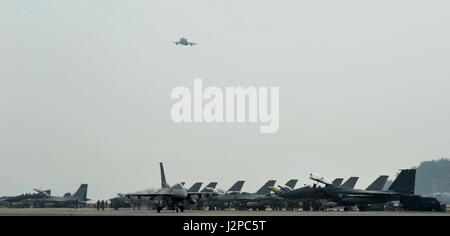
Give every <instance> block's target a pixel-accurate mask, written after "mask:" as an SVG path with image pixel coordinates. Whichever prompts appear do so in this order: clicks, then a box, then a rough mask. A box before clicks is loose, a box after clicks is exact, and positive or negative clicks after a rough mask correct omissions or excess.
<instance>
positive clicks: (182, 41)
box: [173, 37, 198, 46]
mask: <svg viewBox="0 0 450 236" xmlns="http://www.w3.org/2000/svg"><path fill="white" fill-rule="evenodd" d="M173 43H174V44H176V45H178V44H180V45H184V46H194V45H197V44H198V43H194V42H189V41H188V40H187V39H186V38H185V37H182V38H181V39H180V40H179V41H177V42H173Z"/></svg>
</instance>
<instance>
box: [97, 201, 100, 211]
mask: <svg viewBox="0 0 450 236" xmlns="http://www.w3.org/2000/svg"><path fill="white" fill-rule="evenodd" d="M99 210H100V200H98V201H97V211H99Z"/></svg>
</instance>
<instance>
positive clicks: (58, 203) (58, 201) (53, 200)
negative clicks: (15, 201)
mask: <svg viewBox="0 0 450 236" xmlns="http://www.w3.org/2000/svg"><path fill="white" fill-rule="evenodd" d="M34 190H35V191H36V192H38V193H39V195H38V196H39V197H36V198H35V197H32V198H28V199H24V200H22V201H21V202H22V203H29V204H31V205H33V206H35V207H49V206H51V207H76V208H78V206H79V205H84V204H86V202H87V201H89V199H88V198H87V190H88V185H87V184H82V185H81V186H80V187H79V188H78V190H77V191H76V192H75V193H74V194H73V195H71V194H70V193H66V194H64V196H62V197H58V196H51V195H50V192H48V191H43V190H41V189H37V188H35V189H34Z"/></svg>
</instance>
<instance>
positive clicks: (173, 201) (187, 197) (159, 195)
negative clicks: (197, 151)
mask: <svg viewBox="0 0 450 236" xmlns="http://www.w3.org/2000/svg"><path fill="white" fill-rule="evenodd" d="M159 167H160V171H161V188H160V189H158V190H157V191H156V192H154V193H129V194H126V195H125V196H126V197H128V198H133V197H136V198H138V199H140V198H142V197H145V198H149V200H151V201H152V200H156V201H157V207H156V211H157V212H158V213H159V212H161V210H162V209H164V208H165V207H169V208H174V209H175V210H176V212H178V211H179V210H180V211H181V212H183V211H184V204H185V202H186V201H190V202H193V198H192V196H199V195H201V193H198V192H189V191H188V190H187V189H185V188H184V187H183V184H181V183H177V184H175V185H173V186H170V185H169V184H168V183H167V181H166V175H165V174H164V167H163V164H162V162H160V163H159Z"/></svg>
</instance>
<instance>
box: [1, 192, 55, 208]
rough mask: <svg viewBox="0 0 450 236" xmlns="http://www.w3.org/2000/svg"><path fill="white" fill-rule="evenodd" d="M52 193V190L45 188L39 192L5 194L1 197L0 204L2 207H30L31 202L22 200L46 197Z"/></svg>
mask: <svg viewBox="0 0 450 236" xmlns="http://www.w3.org/2000/svg"><path fill="white" fill-rule="evenodd" d="M50 194H51V191H50V190H44V191H40V192H37V193H25V194H21V195H17V196H3V197H1V198H0V205H1V206H2V207H29V206H30V204H29V203H25V202H22V201H23V200H29V199H35V198H41V197H46V196H49V195H50Z"/></svg>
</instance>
